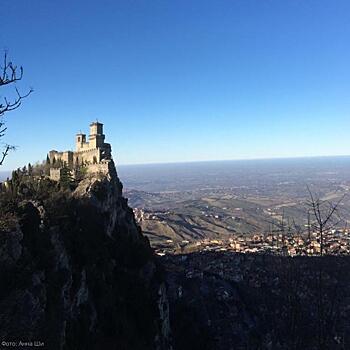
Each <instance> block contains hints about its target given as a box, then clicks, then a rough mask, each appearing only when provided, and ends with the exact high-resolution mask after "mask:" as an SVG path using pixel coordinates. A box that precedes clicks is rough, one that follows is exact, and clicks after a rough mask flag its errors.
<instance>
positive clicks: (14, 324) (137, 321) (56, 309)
mask: <svg viewBox="0 0 350 350" xmlns="http://www.w3.org/2000/svg"><path fill="white" fill-rule="evenodd" d="M32 197H33V198H36V197H37V196H32ZM9 203H10V202H9ZM10 204H11V203H10ZM10 204H9V206H10V207H11V205H10ZM2 215H3V217H6V220H5V221H4V220H3V221H2V223H3V224H2V225H1V227H0V231H1V232H0V266H1V268H0V281H1V284H0V325H1V327H0V339H1V341H2V342H4V343H3V344H2V346H13V345H16V346H20V345H21V344H19V342H22V346H21V348H22V349H23V348H26V346H25V345H23V343H25V342H27V343H28V344H27V347H28V348H31V347H32V346H31V345H33V344H34V342H37V343H36V344H39V345H40V346H41V347H42V348H47V349H170V348H171V346H170V344H169V337H170V331H169V326H168V325H169V315H168V304H167V297H166V294H165V288H164V284H162V281H161V277H160V273H159V268H158V266H157V264H156V263H155V261H154V257H153V253H152V250H151V248H150V246H149V242H148V240H147V239H146V238H145V237H144V236H143V235H142V234H141V232H140V229H139V227H138V226H137V225H136V223H135V220H134V216H133V212H132V210H131V209H130V208H129V207H128V205H127V200H126V199H125V198H123V196H122V184H121V182H120V181H119V179H118V176H117V174H116V171H115V168H114V166H112V169H111V171H110V172H109V174H107V175H101V176H98V175H95V176H89V177H87V178H85V179H84V180H82V181H81V182H80V183H79V185H78V187H77V188H76V189H75V190H74V192H73V193H67V192H64V191H56V192H53V193H52V194H51V195H50V197H49V198H46V199H35V200H33V199H32V198H31V197H28V196H26V198H25V199H23V198H22V199H21V200H17V201H16V203H15V204H14V205H13V206H12V211H11V210H7V212H6V213H5V212H3V213H2ZM31 342H33V343H31ZM11 344H12V345H11Z"/></svg>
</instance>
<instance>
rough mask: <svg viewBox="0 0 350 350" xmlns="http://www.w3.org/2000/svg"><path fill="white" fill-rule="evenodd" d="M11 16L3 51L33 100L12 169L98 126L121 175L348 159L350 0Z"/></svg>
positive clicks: (39, 3) (120, 6)
mask: <svg viewBox="0 0 350 350" xmlns="http://www.w3.org/2000/svg"><path fill="white" fill-rule="evenodd" d="M0 6H1V7H0V8H1V13H2V20H1V23H0V49H1V48H4V49H8V50H9V54H10V56H11V58H12V59H13V60H14V61H15V62H16V63H18V64H22V65H23V66H24V69H25V75H24V79H23V81H22V82H21V84H20V85H19V86H20V88H21V89H23V90H24V91H25V89H26V88H27V87H30V86H33V87H34V89H35V92H34V94H32V95H31V96H30V97H29V98H28V99H27V100H26V101H25V102H24V104H23V106H22V107H21V108H20V109H19V110H17V111H14V112H11V113H8V114H7V115H6V120H7V126H8V128H9V129H8V133H7V135H6V140H5V141H6V142H8V143H13V144H16V145H17V146H18V150H17V151H16V152H15V153H12V154H11V155H10V156H9V157H8V159H7V162H6V164H5V165H4V166H3V167H2V168H3V169H1V170H6V169H11V168H15V167H18V166H20V165H23V164H25V163H28V162H35V161H36V160H41V159H44V158H45V156H46V152H47V151H48V150H50V149H53V148H55V149H58V150H65V149H73V147H74V135H75V133H76V132H77V131H79V130H80V129H81V130H83V131H86V132H87V131H88V125H89V123H90V122H91V121H93V120H95V119H96V118H98V120H100V121H102V122H103V123H104V124H105V132H106V139H107V141H109V142H110V143H111V144H112V148H113V154H114V158H115V159H116V161H117V162H118V163H119V164H130V163H154V162H177V161H192V160H214V159H242V158H269V157H294V156H313V155H345V154H350V137H349V130H350V115H349V114H350V98H349V97H350V96H349V93H350V46H349V38H350V1H348V0H283V1H281V0H230V1H229V0H226V1H221V0H215V1H214V0H212V1H206V0H200V1H194V0H193V1H191V0H176V1H170V0H152V1H150V0H139V1H137V0H125V1H120V0H119V1H115V0H113V1H112V0H110V1H105V0H99V1H97V0H96V1H83V0H75V1H71V0H60V1H58V0H57V1H47V0H21V1H19V0H2V1H1V4H0ZM2 94H3V92H2Z"/></svg>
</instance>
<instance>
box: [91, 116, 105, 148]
mask: <svg viewBox="0 0 350 350" xmlns="http://www.w3.org/2000/svg"><path fill="white" fill-rule="evenodd" d="M104 142H105V135H103V124H101V123H99V122H94V123H91V124H90V135H89V145H90V148H103V145H104Z"/></svg>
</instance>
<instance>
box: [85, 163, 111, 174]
mask: <svg viewBox="0 0 350 350" xmlns="http://www.w3.org/2000/svg"><path fill="white" fill-rule="evenodd" d="M110 164H111V162H104V163H99V164H91V165H89V166H88V167H87V172H88V174H98V173H102V174H108V173H109V169H110Z"/></svg>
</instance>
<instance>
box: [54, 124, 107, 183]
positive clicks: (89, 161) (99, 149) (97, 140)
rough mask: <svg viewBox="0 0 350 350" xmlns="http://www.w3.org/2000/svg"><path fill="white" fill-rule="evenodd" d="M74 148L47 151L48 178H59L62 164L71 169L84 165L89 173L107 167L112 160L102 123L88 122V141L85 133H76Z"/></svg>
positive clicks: (56, 179)
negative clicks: (72, 149) (61, 150)
mask: <svg viewBox="0 0 350 350" xmlns="http://www.w3.org/2000/svg"><path fill="white" fill-rule="evenodd" d="M75 148H76V150H75V151H64V152H58V151H56V150H52V151H50V152H49V154H48V158H49V161H50V178H51V179H52V180H55V181H58V180H59V179H60V176H61V171H60V169H61V168H62V167H64V166H65V167H68V168H70V169H71V170H75V169H77V168H79V167H86V168H87V171H88V172H89V173H93V172H95V170H96V171H98V170H99V171H101V170H102V171H103V170H105V169H108V166H106V165H105V164H106V163H108V162H109V161H110V160H112V154H111V152H112V151H111V145H110V144H109V143H105V135H104V134H103V124H102V123H99V122H93V123H91V124H90V135H89V141H86V134H84V133H81V132H80V133H78V134H77V135H76V137H75ZM99 165H100V166H99ZM90 168H91V169H90Z"/></svg>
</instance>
